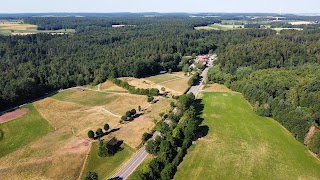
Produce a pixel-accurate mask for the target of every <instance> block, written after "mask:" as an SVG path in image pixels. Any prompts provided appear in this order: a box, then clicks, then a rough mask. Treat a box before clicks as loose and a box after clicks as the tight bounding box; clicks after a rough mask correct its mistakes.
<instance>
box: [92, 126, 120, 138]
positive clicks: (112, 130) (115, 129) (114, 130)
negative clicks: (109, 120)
mask: <svg viewBox="0 0 320 180" xmlns="http://www.w3.org/2000/svg"><path fill="white" fill-rule="evenodd" d="M119 130H120V128H114V129H111V130H110V131H107V132H104V133H102V134H101V135H99V136H96V137H94V139H95V140H96V139H99V138H102V137H104V136H107V135H109V134H110V133H113V132H116V131H119Z"/></svg>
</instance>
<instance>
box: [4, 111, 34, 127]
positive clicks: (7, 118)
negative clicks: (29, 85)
mask: <svg viewBox="0 0 320 180" xmlns="http://www.w3.org/2000/svg"><path fill="white" fill-rule="evenodd" d="M27 112H28V109H25V108H23V109H17V110H15V111H12V112H8V113H6V114H4V115H2V116H0V124H1V123H5V122H8V121H11V120H14V119H16V118H18V117H20V116H23V115H24V114H26V113H27Z"/></svg>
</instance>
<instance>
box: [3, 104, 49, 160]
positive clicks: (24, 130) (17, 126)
mask: <svg viewBox="0 0 320 180" xmlns="http://www.w3.org/2000/svg"><path fill="white" fill-rule="evenodd" d="M23 108H25V109H27V110H28V113H26V114H24V115H23V116H21V117H19V118H17V119H15V120H13V121H9V122H6V123H3V124H0V129H1V130H2V131H3V132H4V137H3V139H2V140H1V143H0V157H3V156H5V155H7V154H9V153H11V152H13V151H15V150H17V149H19V148H21V147H23V146H25V145H27V144H29V143H31V142H32V141H35V140H37V139H39V138H40V137H42V136H44V135H45V134H47V133H49V132H50V131H52V130H53V128H52V127H51V126H50V124H49V123H48V122H47V121H46V120H44V119H43V118H42V117H41V116H40V114H39V113H38V112H37V110H36V109H35V108H34V107H33V105H32V104H29V105H26V106H23Z"/></svg>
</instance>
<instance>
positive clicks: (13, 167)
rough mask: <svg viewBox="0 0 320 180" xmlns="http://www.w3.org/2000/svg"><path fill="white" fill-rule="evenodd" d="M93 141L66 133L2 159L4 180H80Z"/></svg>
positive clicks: (59, 131) (58, 131)
mask: <svg viewBox="0 0 320 180" xmlns="http://www.w3.org/2000/svg"><path fill="white" fill-rule="evenodd" d="M89 147H90V141H88V140H85V139H81V138H77V137H75V136H73V135H72V133H71V132H70V131H68V130H65V129H60V130H57V131H54V132H52V133H49V134H48V135H46V136H44V137H42V138H41V139H39V140H37V141H35V142H33V143H31V144H29V145H27V146H25V147H24V148H20V149H19V150H18V151H15V152H13V153H11V154H10V155H8V156H5V157H3V158H1V159H0V176H1V179H10V180H11V179H34V178H39V179H77V178H78V176H79V174H80V170H81V167H82V164H83V162H84V158H85V154H86V153H87V151H88V149H89Z"/></svg>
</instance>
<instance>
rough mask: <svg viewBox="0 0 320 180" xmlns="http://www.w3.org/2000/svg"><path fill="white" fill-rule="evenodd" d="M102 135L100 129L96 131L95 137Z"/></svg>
mask: <svg viewBox="0 0 320 180" xmlns="http://www.w3.org/2000/svg"><path fill="white" fill-rule="evenodd" d="M102 134H103V131H102V129H101V128H99V129H97V131H96V135H97V136H101V135H102Z"/></svg>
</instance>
